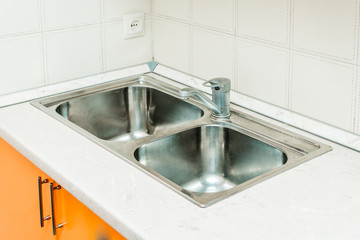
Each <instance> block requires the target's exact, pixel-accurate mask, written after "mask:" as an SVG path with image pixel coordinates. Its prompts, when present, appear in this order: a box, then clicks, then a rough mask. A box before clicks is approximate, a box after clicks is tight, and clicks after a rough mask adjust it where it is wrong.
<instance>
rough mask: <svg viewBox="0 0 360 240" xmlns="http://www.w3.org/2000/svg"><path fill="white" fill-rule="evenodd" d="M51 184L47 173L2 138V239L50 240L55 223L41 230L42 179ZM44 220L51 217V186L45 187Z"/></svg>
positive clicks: (45, 225)
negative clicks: (39, 180) (40, 202)
mask: <svg viewBox="0 0 360 240" xmlns="http://www.w3.org/2000/svg"><path fill="white" fill-rule="evenodd" d="M39 176H40V177H41V178H42V179H46V178H47V179H48V180H51V179H50V178H49V177H48V176H47V175H46V174H45V173H44V172H42V171H41V170H40V169H39V168H37V167H36V166H35V165H34V164H32V163H31V162H30V161H29V160H28V159H26V158H25V157H24V156H22V155H21V154H20V153H19V152H18V151H16V150H15V149H14V148H13V147H12V146H10V145H9V144H8V143H6V142H5V141H4V140H3V139H1V138H0V190H1V193H0V239H4V240H5V239H6V240H19V239H27V240H39V239H40V240H47V239H56V238H55V237H54V236H53V235H52V228H51V220H47V221H44V226H43V227H40V209H39V193H38V177H39ZM41 188H42V197H43V201H42V203H43V217H46V216H47V215H51V211H50V205H49V204H48V203H49V198H50V193H49V182H48V183H44V184H41Z"/></svg>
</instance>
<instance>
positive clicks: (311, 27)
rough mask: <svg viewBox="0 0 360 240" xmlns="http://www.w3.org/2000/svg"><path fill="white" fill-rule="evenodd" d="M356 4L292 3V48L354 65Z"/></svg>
mask: <svg viewBox="0 0 360 240" xmlns="http://www.w3.org/2000/svg"><path fill="white" fill-rule="evenodd" d="M358 14H359V7H358V1H355V0H341V1H329V0H294V5H293V17H294V19H293V45H294V48H297V49H301V50H305V51H308V52H313V53H315V54H322V55H325V56H328V57H332V58H338V59H341V60H346V61H350V62H354V61H355V56H356V49H357V44H356V41H357V37H358V34H357V32H358V30H357V29H358Z"/></svg>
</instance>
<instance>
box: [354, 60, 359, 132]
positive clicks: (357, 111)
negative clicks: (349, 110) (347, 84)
mask: <svg viewBox="0 0 360 240" xmlns="http://www.w3.org/2000/svg"><path fill="white" fill-rule="evenodd" d="M355 133H357V134H359V135H360V67H358V68H357V86H356V100H355Z"/></svg>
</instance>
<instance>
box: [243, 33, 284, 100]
mask: <svg viewBox="0 0 360 240" xmlns="http://www.w3.org/2000/svg"><path fill="white" fill-rule="evenodd" d="M237 54H238V56H237V57H238V65H237V70H238V76H237V89H236V90H238V91H239V92H241V93H244V94H247V95H249V96H252V97H255V98H258V99H261V100H263V101H266V102H269V103H272V104H276V105H278V106H281V107H286V97H287V86H288V84H287V81H288V70H287V69H288V55H289V54H288V51H287V50H284V49H280V48H274V47H267V46H265V45H259V44H254V43H249V42H245V41H242V40H240V39H238V52H237Z"/></svg>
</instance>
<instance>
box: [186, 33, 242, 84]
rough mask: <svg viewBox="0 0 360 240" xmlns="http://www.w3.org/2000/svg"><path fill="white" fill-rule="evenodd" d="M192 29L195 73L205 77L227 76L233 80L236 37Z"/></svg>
mask: <svg viewBox="0 0 360 240" xmlns="http://www.w3.org/2000/svg"><path fill="white" fill-rule="evenodd" d="M192 31H193V33H192V35H193V41H192V63H193V65H192V67H193V74H194V75H195V76H199V77H201V78H204V79H210V78H215V77H227V78H230V79H232V80H233V79H234V69H233V68H234V60H235V58H234V55H233V54H232V53H233V52H234V51H235V41H234V38H232V37H230V36H227V35H224V34H219V33H216V32H212V31H207V30H203V29H199V28H194V29H193V30H192ZM219 46H221V47H219Z"/></svg>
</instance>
